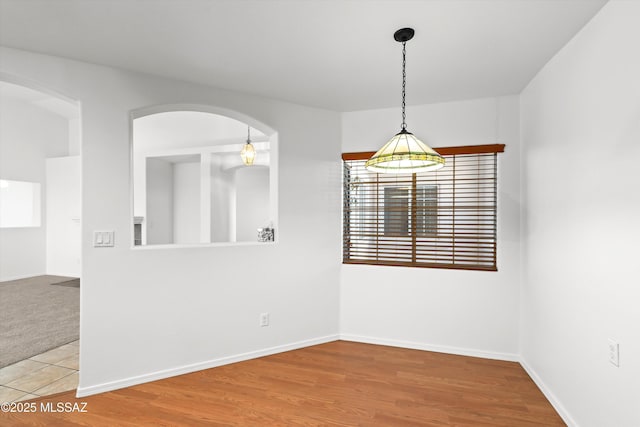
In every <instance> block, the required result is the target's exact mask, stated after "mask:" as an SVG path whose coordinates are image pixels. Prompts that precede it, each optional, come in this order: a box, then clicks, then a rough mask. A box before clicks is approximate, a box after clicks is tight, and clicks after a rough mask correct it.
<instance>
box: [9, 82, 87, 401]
mask: <svg viewBox="0 0 640 427" xmlns="http://www.w3.org/2000/svg"><path fill="white" fill-rule="evenodd" d="M0 77H1V78H0V347H1V348H2V350H3V351H2V354H0V402H12V401H19V400H26V399H29V398H34V397H39V396H46V395H49V394H54V393H58V392H62V391H68V390H73V389H75V388H76V387H77V384H78V373H79V363H78V352H79V327H80V320H79V318H80V314H79V312H80V284H81V191H80V190H81V132H80V123H81V117H80V106H79V104H78V103H77V102H75V101H73V100H69V99H65V98H64V97H61V96H58V95H53V94H51V93H48V92H47V91H46V90H41V89H40V88H34V87H31V86H29V85H24V84H22V82H20V81H19V79H13V78H8V79H5V78H4V77H5V76H0Z"/></svg>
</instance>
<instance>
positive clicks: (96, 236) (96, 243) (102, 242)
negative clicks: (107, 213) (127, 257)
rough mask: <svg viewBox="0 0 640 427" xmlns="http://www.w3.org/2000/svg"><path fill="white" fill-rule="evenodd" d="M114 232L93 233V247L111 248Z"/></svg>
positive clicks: (113, 241)
mask: <svg viewBox="0 0 640 427" xmlns="http://www.w3.org/2000/svg"><path fill="white" fill-rule="evenodd" d="M114 238H115V232H114V231H94V232H93V247H94V248H111V247H113V245H114V243H115V240H114Z"/></svg>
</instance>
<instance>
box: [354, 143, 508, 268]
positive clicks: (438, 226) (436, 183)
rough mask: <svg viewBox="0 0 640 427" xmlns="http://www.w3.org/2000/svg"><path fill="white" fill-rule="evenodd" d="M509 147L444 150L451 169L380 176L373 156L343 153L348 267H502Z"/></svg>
mask: <svg viewBox="0 0 640 427" xmlns="http://www.w3.org/2000/svg"><path fill="white" fill-rule="evenodd" d="M503 151H504V145H502V144H495V145H481V146H469V147H450V148H439V149H438V152H439V153H440V154H441V155H443V156H444V157H445V159H446V165H445V167H443V168H442V169H439V170H438V171H435V172H427V173H424V174H398V175H392V174H377V173H371V172H368V171H367V170H366V169H365V167H364V163H365V161H366V160H367V159H368V158H369V157H370V156H371V155H372V154H373V153H345V154H343V156H342V158H343V166H344V176H343V183H344V209H343V211H344V212H343V262H344V263H345V264H377V265H398V266H410V267H439V268H455V269H469V270H490V271H495V270H497V268H496V229H497V222H496V221H497V220H496V216H497V215H496V214H497V176H498V171H497V167H498V163H497V153H500V152H503Z"/></svg>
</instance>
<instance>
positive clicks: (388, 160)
mask: <svg viewBox="0 0 640 427" xmlns="http://www.w3.org/2000/svg"><path fill="white" fill-rule="evenodd" d="M413 35H414V31H413V28H402V29H400V30H398V31H396V32H395V33H394V35H393V38H394V39H395V40H396V41H397V42H400V43H402V128H401V130H400V132H398V133H397V134H396V135H395V136H394V137H393V138H391V140H389V142H387V143H386V144H385V145H384V146H383V147H382V148H381V149H380V150H378V152H377V153H376V154H374V155H373V156H372V157H371V158H370V159H369V160H367V162H366V163H365V167H366V168H367V170H369V171H371V172H377V173H418V172H425V171H433V170H436V169H440V168H441V167H443V166H444V158H443V157H442V156H441V155H440V154H438V153H437V152H436V151H435V150H434V149H432V148H431V147H429V146H428V145H427V144H425V143H424V142H422V141H420V140H419V139H418V138H416V137H415V136H414V135H413V134H412V133H411V132H409V131H407V124H406V123H405V118H406V114H405V88H406V81H407V74H406V70H405V69H406V64H407V50H406V44H407V42H408V41H409V40H411V39H412V38H413Z"/></svg>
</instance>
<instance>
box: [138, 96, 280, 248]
mask: <svg viewBox="0 0 640 427" xmlns="http://www.w3.org/2000/svg"><path fill="white" fill-rule="evenodd" d="M247 140H250V141H251V144H252V146H253V147H255V151H256V158H255V161H254V163H253V164H252V165H245V164H244V163H243V160H242V159H241V156H240V151H241V150H242V148H243V146H245V144H247ZM277 141H278V137H277V133H276V132H275V131H274V130H273V129H271V128H269V127H268V126H265V125H264V124H262V123H260V122H258V121H256V120H254V119H252V118H250V117H248V116H246V115H243V114H241V113H237V112H234V111H230V110H227V109H221V108H217V107H212V106H207V105H193V104H172V105H161V106H153V107H148V108H144V109H139V110H136V111H134V112H132V114H131V160H132V161H131V176H132V178H133V179H132V206H133V212H132V216H133V221H132V227H133V236H134V239H133V242H132V244H133V246H136V247H150V246H154V247H166V246H169V247H175V246H176V245H203V244H205V245H207V244H213V245H216V244H230V243H251V242H258V241H261V242H264V241H265V239H264V236H265V233H264V230H265V229H271V230H273V229H274V228H275V227H276V224H277V188H278V187H277V176H278V169H277ZM266 240H267V241H274V239H271V240H269V239H266Z"/></svg>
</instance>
